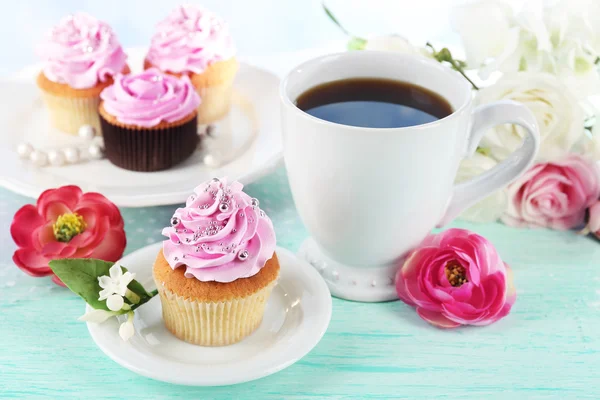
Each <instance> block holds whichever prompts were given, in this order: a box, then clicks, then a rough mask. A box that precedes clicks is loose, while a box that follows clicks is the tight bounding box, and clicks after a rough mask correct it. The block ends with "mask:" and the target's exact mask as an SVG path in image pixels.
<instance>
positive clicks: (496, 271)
mask: <svg viewBox="0 0 600 400" xmlns="http://www.w3.org/2000/svg"><path fill="white" fill-rule="evenodd" d="M396 290H397V291H398V297H400V300H402V301H403V302H405V303H406V304H408V305H411V306H413V307H416V309H417V314H419V316H420V317H421V318H423V319H424V320H425V321H427V322H429V323H430V324H433V325H435V326H437V327H439V328H456V327H457V326H460V325H488V324H491V323H492V322H495V321H497V320H499V319H500V318H502V317H504V316H506V315H507V314H508V313H509V311H510V309H511V307H512V305H513V304H514V302H515V300H516V296H517V295H516V292H515V289H514V286H513V283H512V273H511V271H510V268H509V267H508V265H506V264H505V263H504V262H502V260H501V259H500V257H499V256H498V253H497V252H496V249H494V246H492V244H491V243H490V242H489V241H488V240H487V239H485V238H483V237H482V236H479V235H477V234H475V233H472V232H469V231H467V230H464V229H449V230H447V231H445V232H442V233H439V234H437V235H429V236H428V237H427V238H426V239H425V240H424V241H423V243H421V245H420V246H419V247H418V248H417V249H415V250H414V251H413V252H412V253H411V254H410V255H409V257H408V259H407V260H406V261H405V262H404V265H403V266H402V268H400V270H399V271H398V273H397V274H396Z"/></svg>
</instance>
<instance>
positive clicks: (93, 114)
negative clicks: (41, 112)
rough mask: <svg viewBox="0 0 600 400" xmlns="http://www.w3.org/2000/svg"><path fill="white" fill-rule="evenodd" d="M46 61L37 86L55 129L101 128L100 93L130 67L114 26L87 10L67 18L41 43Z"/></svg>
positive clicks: (73, 132)
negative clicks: (87, 12)
mask: <svg viewBox="0 0 600 400" xmlns="http://www.w3.org/2000/svg"><path fill="white" fill-rule="evenodd" d="M39 53H40V55H41V56H42V57H43V59H44V61H45V65H44V68H43V70H42V71H41V72H40V73H39V75H38V77H37V85H38V87H39V88H40V89H41V91H42V98H43V100H44V103H45V104H46V107H47V108H48V110H49V113H50V119H51V121H52V124H53V125H54V127H56V128H57V129H59V130H61V131H63V132H66V133H71V134H76V133H77V131H78V130H79V128H80V127H81V126H82V125H92V126H94V127H95V128H99V124H100V122H99V119H98V104H99V102H100V92H102V90H103V89H104V88H105V87H107V86H108V85H110V84H111V83H112V82H113V79H112V78H113V76H114V75H116V74H117V73H120V72H124V73H127V72H129V68H128V66H127V64H126V60H127V56H126V55H125V52H123V49H122V48H121V45H120V44H119V41H118V40H117V37H116V35H115V34H114V33H113V31H112V29H111V28H110V27H109V26H108V25H107V24H106V23H104V22H102V21H99V20H97V19H95V18H94V17H92V16H90V15H88V14H85V13H76V14H74V15H70V16H68V17H65V18H63V19H62V20H61V21H60V22H59V24H58V25H57V26H55V27H54V28H53V29H52V30H51V31H50V32H49V33H48V34H47V35H46V37H45V39H44V41H43V43H42V44H41V45H40V46H39Z"/></svg>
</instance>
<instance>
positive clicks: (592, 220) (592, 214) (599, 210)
mask: <svg viewBox="0 0 600 400" xmlns="http://www.w3.org/2000/svg"><path fill="white" fill-rule="evenodd" d="M588 212H589V220H588V223H587V226H586V227H585V229H584V233H586V234H587V233H592V234H593V235H594V236H596V237H597V238H598V239H600V200H597V201H596V202H595V203H594V204H592V206H591V207H590V208H589V209H588Z"/></svg>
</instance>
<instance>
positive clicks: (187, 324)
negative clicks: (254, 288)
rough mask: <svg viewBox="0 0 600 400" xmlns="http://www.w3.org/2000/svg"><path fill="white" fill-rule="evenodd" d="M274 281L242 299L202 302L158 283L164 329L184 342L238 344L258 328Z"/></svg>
mask: <svg viewBox="0 0 600 400" xmlns="http://www.w3.org/2000/svg"><path fill="white" fill-rule="evenodd" d="M275 284H276V281H273V282H271V283H270V284H269V285H267V286H265V287H264V288H262V289H261V290H259V291H258V292H256V293H254V294H252V295H250V296H247V297H243V298H236V299H232V300H229V301H223V302H201V301H196V300H190V299H186V298H183V297H181V296H178V295H176V294H175V293H173V292H172V291H170V290H168V289H166V288H165V287H163V286H162V285H160V284H158V283H157V286H158V293H159V295H160V300H161V303H162V312H163V319H164V321H165V325H166V327H167V329H169V330H170V331H171V332H172V333H173V334H174V335H175V336H177V337H178V338H179V339H181V340H184V341H186V342H189V343H192V344H196V345H200V346H226V345H229V344H233V343H236V342H239V341H240V340H242V339H243V338H245V337H246V336H248V335H250V334H251V333H252V332H254V331H255V330H256V329H257V328H258V326H259V325H260V323H261V321H262V318H263V314H264V311H265V305H266V304H267V300H268V298H269V295H270V294H271V291H272V290H273V287H274V286H275Z"/></svg>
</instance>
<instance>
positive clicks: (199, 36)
mask: <svg viewBox="0 0 600 400" xmlns="http://www.w3.org/2000/svg"><path fill="white" fill-rule="evenodd" d="M234 55H235V46H234V45H233V40H232V39H231V35H230V34H229V28H228V26H227V24H226V23H225V22H224V21H223V20H222V19H221V18H219V17H218V16H216V15H215V14H213V13H212V12H210V11H208V10H205V9H203V8H199V7H195V6H191V5H186V6H179V7H178V8H176V9H175V10H173V11H172V12H171V13H170V14H169V15H168V16H167V18H165V19H164V20H162V21H161V22H160V23H159V24H158V25H157V30H156V33H155V34H154V36H153V37H152V42H151V44H150V49H149V50H148V55H147V56H146V58H147V60H148V61H149V62H150V63H151V64H152V65H154V66H155V67H158V68H160V69H161V70H163V71H168V72H174V73H182V72H183V73H185V72H193V73H196V74H200V73H202V72H203V71H204V70H205V69H206V68H207V67H208V66H209V65H210V64H212V63H214V62H216V61H221V60H227V59H229V58H231V57H233V56H234Z"/></svg>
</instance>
